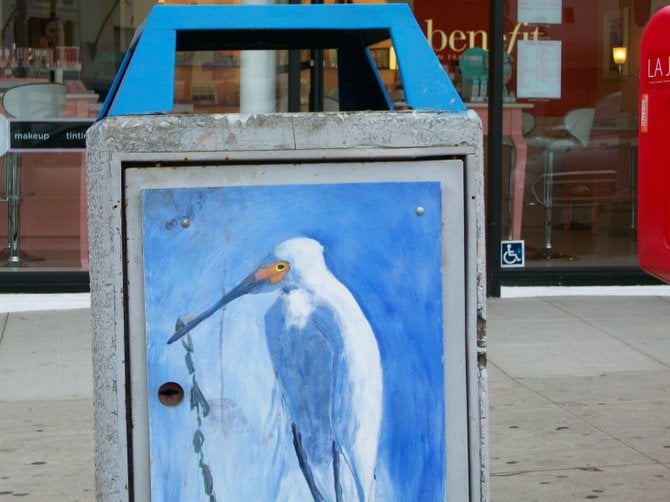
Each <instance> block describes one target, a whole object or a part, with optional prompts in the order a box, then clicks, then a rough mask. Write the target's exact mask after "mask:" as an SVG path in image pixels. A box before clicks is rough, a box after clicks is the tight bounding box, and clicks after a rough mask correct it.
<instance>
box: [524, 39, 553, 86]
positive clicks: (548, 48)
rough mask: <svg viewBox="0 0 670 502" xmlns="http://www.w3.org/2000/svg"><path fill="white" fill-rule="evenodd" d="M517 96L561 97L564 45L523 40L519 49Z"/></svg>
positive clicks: (548, 41) (549, 41) (547, 41)
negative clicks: (562, 50)
mask: <svg viewBox="0 0 670 502" xmlns="http://www.w3.org/2000/svg"><path fill="white" fill-rule="evenodd" d="M517 58H518V62H517V96H518V97H520V98H554V99H558V98H560V97H561V42H560V41H554V40H541V41H532V40H520V41H519V43H518V46H517Z"/></svg>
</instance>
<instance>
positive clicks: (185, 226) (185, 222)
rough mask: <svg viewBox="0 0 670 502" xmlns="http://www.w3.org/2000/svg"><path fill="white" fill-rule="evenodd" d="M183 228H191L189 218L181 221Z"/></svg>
mask: <svg viewBox="0 0 670 502" xmlns="http://www.w3.org/2000/svg"><path fill="white" fill-rule="evenodd" d="M181 226H182V227H184V228H188V227H190V226H191V220H190V219H189V218H187V217H184V218H182V219H181Z"/></svg>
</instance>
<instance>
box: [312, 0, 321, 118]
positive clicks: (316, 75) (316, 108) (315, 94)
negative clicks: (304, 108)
mask: <svg viewBox="0 0 670 502" xmlns="http://www.w3.org/2000/svg"><path fill="white" fill-rule="evenodd" d="M322 3H323V0H312V4H322ZM309 74H310V79H309V111H311V112H321V111H323V50H322V49H312V64H311V67H310V72H309Z"/></svg>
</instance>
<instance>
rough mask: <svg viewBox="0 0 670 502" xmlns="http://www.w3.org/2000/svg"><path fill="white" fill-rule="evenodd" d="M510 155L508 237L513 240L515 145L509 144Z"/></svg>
mask: <svg viewBox="0 0 670 502" xmlns="http://www.w3.org/2000/svg"><path fill="white" fill-rule="evenodd" d="M508 147H509V156H508V157H507V159H508V162H509V169H508V175H507V239H509V240H512V238H513V232H512V226H513V224H512V221H513V216H514V176H515V174H516V172H515V165H516V164H515V162H516V158H515V151H514V145H509V146H508Z"/></svg>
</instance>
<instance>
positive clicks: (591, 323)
mask: <svg viewBox="0 0 670 502" xmlns="http://www.w3.org/2000/svg"><path fill="white" fill-rule="evenodd" d="M582 322H584V323H585V324H588V325H589V326H591V327H592V328H595V329H596V330H598V331H600V332H601V333H604V334H606V335H607V336H609V337H611V338H613V339H614V340H616V341H617V342H619V343H622V344H624V345H625V346H626V347H628V348H630V349H633V350H634V351H635V352H637V353H638V354H641V355H643V356H645V357H648V358H649V359H651V360H652V361H655V362H657V363H658V364H660V365H661V366H663V367H664V368H667V369H669V370H670V366H668V364H666V363H664V362H663V361H661V360H660V359H657V358H656V357H654V356H652V355H651V354H647V353H645V352H642V351H641V350H640V349H638V348H637V347H635V345H633V344H631V343H630V342H627V341H625V340H622V339H621V338H619V337H617V336H616V335H613V334H612V333H610V332H609V331H607V330H605V329H603V328H601V327H600V326H599V325H598V324H596V321H592V320H588V319H582Z"/></svg>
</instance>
